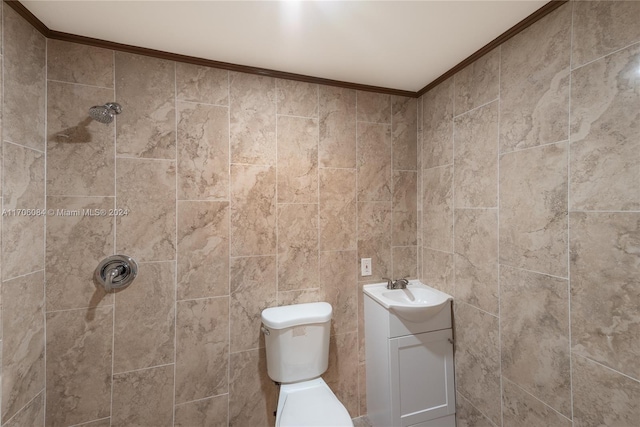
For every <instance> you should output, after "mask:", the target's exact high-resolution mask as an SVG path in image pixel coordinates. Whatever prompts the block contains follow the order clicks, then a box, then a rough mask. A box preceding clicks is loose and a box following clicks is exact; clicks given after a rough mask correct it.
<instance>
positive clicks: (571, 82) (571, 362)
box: [566, 3, 575, 420]
mask: <svg viewBox="0 0 640 427" xmlns="http://www.w3.org/2000/svg"><path fill="white" fill-rule="evenodd" d="M574 12H575V4H574V3H571V24H570V25H571V27H570V32H571V34H570V37H569V107H568V108H569V114H568V117H567V128H568V129H567V140H568V143H567V215H566V218H567V315H568V316H567V317H568V319H567V321H568V323H569V324H568V325H567V326H568V327H569V328H568V330H569V336H568V339H569V342H568V344H567V345H568V347H569V401H570V402H571V419H572V420H574V419H575V418H574V417H575V415H574V409H573V350H572V346H571V338H572V337H571V217H570V216H569V212H570V210H571V106H572V105H571V92H572V91H571V89H572V88H573V72H572V71H571V67H572V65H573V37H574V32H573V18H574Z"/></svg>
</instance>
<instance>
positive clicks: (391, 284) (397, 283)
mask: <svg viewBox="0 0 640 427" xmlns="http://www.w3.org/2000/svg"><path fill="white" fill-rule="evenodd" d="M382 280H386V281H387V289H406V288H407V285H408V284H409V281H408V280H407V279H406V278H405V277H403V278H402V279H397V280H391V279H389V278H388V277H383V278H382Z"/></svg>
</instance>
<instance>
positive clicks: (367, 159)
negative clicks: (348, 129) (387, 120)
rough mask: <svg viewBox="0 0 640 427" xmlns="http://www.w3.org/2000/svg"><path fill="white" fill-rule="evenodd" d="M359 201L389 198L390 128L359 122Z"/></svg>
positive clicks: (388, 199)
mask: <svg viewBox="0 0 640 427" xmlns="http://www.w3.org/2000/svg"><path fill="white" fill-rule="evenodd" d="M357 152H358V158H357V169H358V201H361V202H362V201H390V200H391V197H392V194H391V185H392V184H391V179H392V177H391V127H390V126H389V125H381V124H375V123H358V151H357Z"/></svg>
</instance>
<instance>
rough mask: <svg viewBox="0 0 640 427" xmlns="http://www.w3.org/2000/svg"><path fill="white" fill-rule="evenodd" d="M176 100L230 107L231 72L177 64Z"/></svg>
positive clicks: (181, 63)
mask: <svg viewBox="0 0 640 427" xmlns="http://www.w3.org/2000/svg"><path fill="white" fill-rule="evenodd" d="M176 98H177V99H180V100H183V101H190V102H202V103H205V104H213V105H229V71H227V70H219V69H217V68H211V67H204V66H202V65H195V64H185V63H183V62H176Z"/></svg>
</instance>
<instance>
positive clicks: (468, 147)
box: [453, 102, 498, 208]
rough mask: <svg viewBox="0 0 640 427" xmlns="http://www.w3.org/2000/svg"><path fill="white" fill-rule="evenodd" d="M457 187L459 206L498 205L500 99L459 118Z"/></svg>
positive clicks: (456, 148)
mask: <svg viewBox="0 0 640 427" xmlns="http://www.w3.org/2000/svg"><path fill="white" fill-rule="evenodd" d="M454 143H455V156H454V178H453V187H454V190H453V192H454V195H455V200H454V204H455V206H456V207H457V208H458V207H460V208H465V207H468V208H482V207H485V208H491V207H496V206H497V205H498V200H497V197H498V102H492V103H491V104H488V105H486V106H484V107H480V108H477V109H475V110H473V111H470V112H469V113H467V114H464V115H462V116H458V117H456V119H455V137H454Z"/></svg>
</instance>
